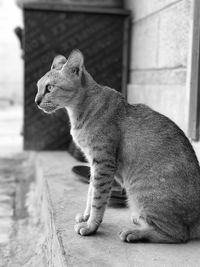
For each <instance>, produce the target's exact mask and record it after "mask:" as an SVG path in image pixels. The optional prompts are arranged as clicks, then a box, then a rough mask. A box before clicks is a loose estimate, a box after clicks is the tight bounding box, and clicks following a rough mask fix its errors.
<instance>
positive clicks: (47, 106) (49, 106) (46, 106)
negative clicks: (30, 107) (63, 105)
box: [38, 102, 58, 113]
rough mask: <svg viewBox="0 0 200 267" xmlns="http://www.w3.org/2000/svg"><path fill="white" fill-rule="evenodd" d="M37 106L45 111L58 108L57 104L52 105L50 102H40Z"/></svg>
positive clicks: (48, 111) (49, 111)
mask: <svg viewBox="0 0 200 267" xmlns="http://www.w3.org/2000/svg"><path fill="white" fill-rule="evenodd" d="M38 107H39V109H41V110H42V111H44V112H45V113H52V112H54V111H56V110H57V109H58V106H57V105H54V104H53V103H50V102H44V103H41V104H40V105H39V106H38Z"/></svg>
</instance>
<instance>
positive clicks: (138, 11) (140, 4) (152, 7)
mask: <svg viewBox="0 0 200 267" xmlns="http://www.w3.org/2000/svg"><path fill="white" fill-rule="evenodd" d="M174 2H177V0H150V1H149V0H148V1H147V0H139V1H138V0H125V6H126V8H128V9H130V10H132V12H133V19H134V21H137V20H139V19H142V18H145V17H147V16H149V15H150V14H152V13H155V12H158V11H159V10H162V9H164V8H165V7H168V6H169V5H171V4H173V3H174Z"/></svg>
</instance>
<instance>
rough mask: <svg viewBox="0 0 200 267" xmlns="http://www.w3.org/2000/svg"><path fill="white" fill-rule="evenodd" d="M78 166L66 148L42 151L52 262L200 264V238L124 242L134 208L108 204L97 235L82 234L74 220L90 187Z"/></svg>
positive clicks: (58, 265)
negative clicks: (75, 168)
mask: <svg viewBox="0 0 200 267" xmlns="http://www.w3.org/2000/svg"><path fill="white" fill-rule="evenodd" d="M77 164H79V165H80V162H78V161H76V160H75V159H74V158H72V157H71V156H70V155H69V154H68V153H66V152H39V153H38V154H37V165H38V175H37V177H38V183H40V184H41V185H40V186H39V187H40V188H41V194H42V213H41V216H42V220H43V221H44V225H45V228H44V229H45V232H46V233H45V235H46V240H47V244H46V245H47V258H48V259H49V262H48V266H53V267H65V266H73V267H74V266H77V267H82V266H87V267H90V266H94V267H99V266H104V267H112V266H113V267H126V266H127V267H128V266H134V267H145V266H153V267H156V266H159V267H161V266H165V267H168V266H173V267H174V266H175V267H176V266H177V267H179V266H183V267H184V266H185V267H189V266H192V267H197V266H200V257H199V255H200V242H199V241H196V242H190V243H188V244H183V245H177V244H174V245H167V244H148V243H146V244H145V243H137V244H127V243H123V242H121V241H120V239H119V237H118V233H119V232H120V231H121V230H122V229H123V228H124V227H127V226H130V215H129V209H128V208H111V207H108V208H107V210H106V214H105V218H104V222H103V223H102V225H101V226H100V228H99V230H98V232H97V234H96V235H93V236H88V237H81V236H79V235H77V234H76V233H75V232H74V224H75V221H74V218H75V216H76V214H77V213H80V212H82V211H83V210H84V207H85V202H86V195H87V187H88V186H87V185H86V184H83V183H81V182H80V181H79V180H78V179H77V177H76V175H75V174H73V173H72V171H71V168H72V166H74V165H77Z"/></svg>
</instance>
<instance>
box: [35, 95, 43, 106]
mask: <svg viewBox="0 0 200 267" xmlns="http://www.w3.org/2000/svg"><path fill="white" fill-rule="evenodd" d="M41 102H42V98H41V97H36V99H35V103H36V104H37V105H38V106H39V105H40V103H41Z"/></svg>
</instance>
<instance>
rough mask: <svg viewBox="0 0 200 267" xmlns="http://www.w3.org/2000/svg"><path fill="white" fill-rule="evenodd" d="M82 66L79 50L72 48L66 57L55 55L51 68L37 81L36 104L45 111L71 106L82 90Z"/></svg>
mask: <svg viewBox="0 0 200 267" xmlns="http://www.w3.org/2000/svg"><path fill="white" fill-rule="evenodd" d="M83 68H84V58H83V54H82V53H81V52H80V51H79V50H73V51H72V52H71V54H70V56H69V57H68V59H66V58H65V57H64V56H61V55H59V56H56V57H55V58H54V60H53V63H52V66H51V70H50V71H49V72H47V73H46V74H45V75H44V76H43V77H42V78H41V79H40V80H39V81H38V83H37V87H38V92H37V95H36V97H35V103H36V104H37V106H38V107H39V108H40V109H42V110H43V111H44V112H46V113H51V112H53V111H55V110H57V109H59V108H63V107H70V106H73V104H74V103H75V102H76V101H77V98H78V97H80V94H81V91H82V90H83V88H82V87H83V86H82V83H83V79H82V73H83Z"/></svg>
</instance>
